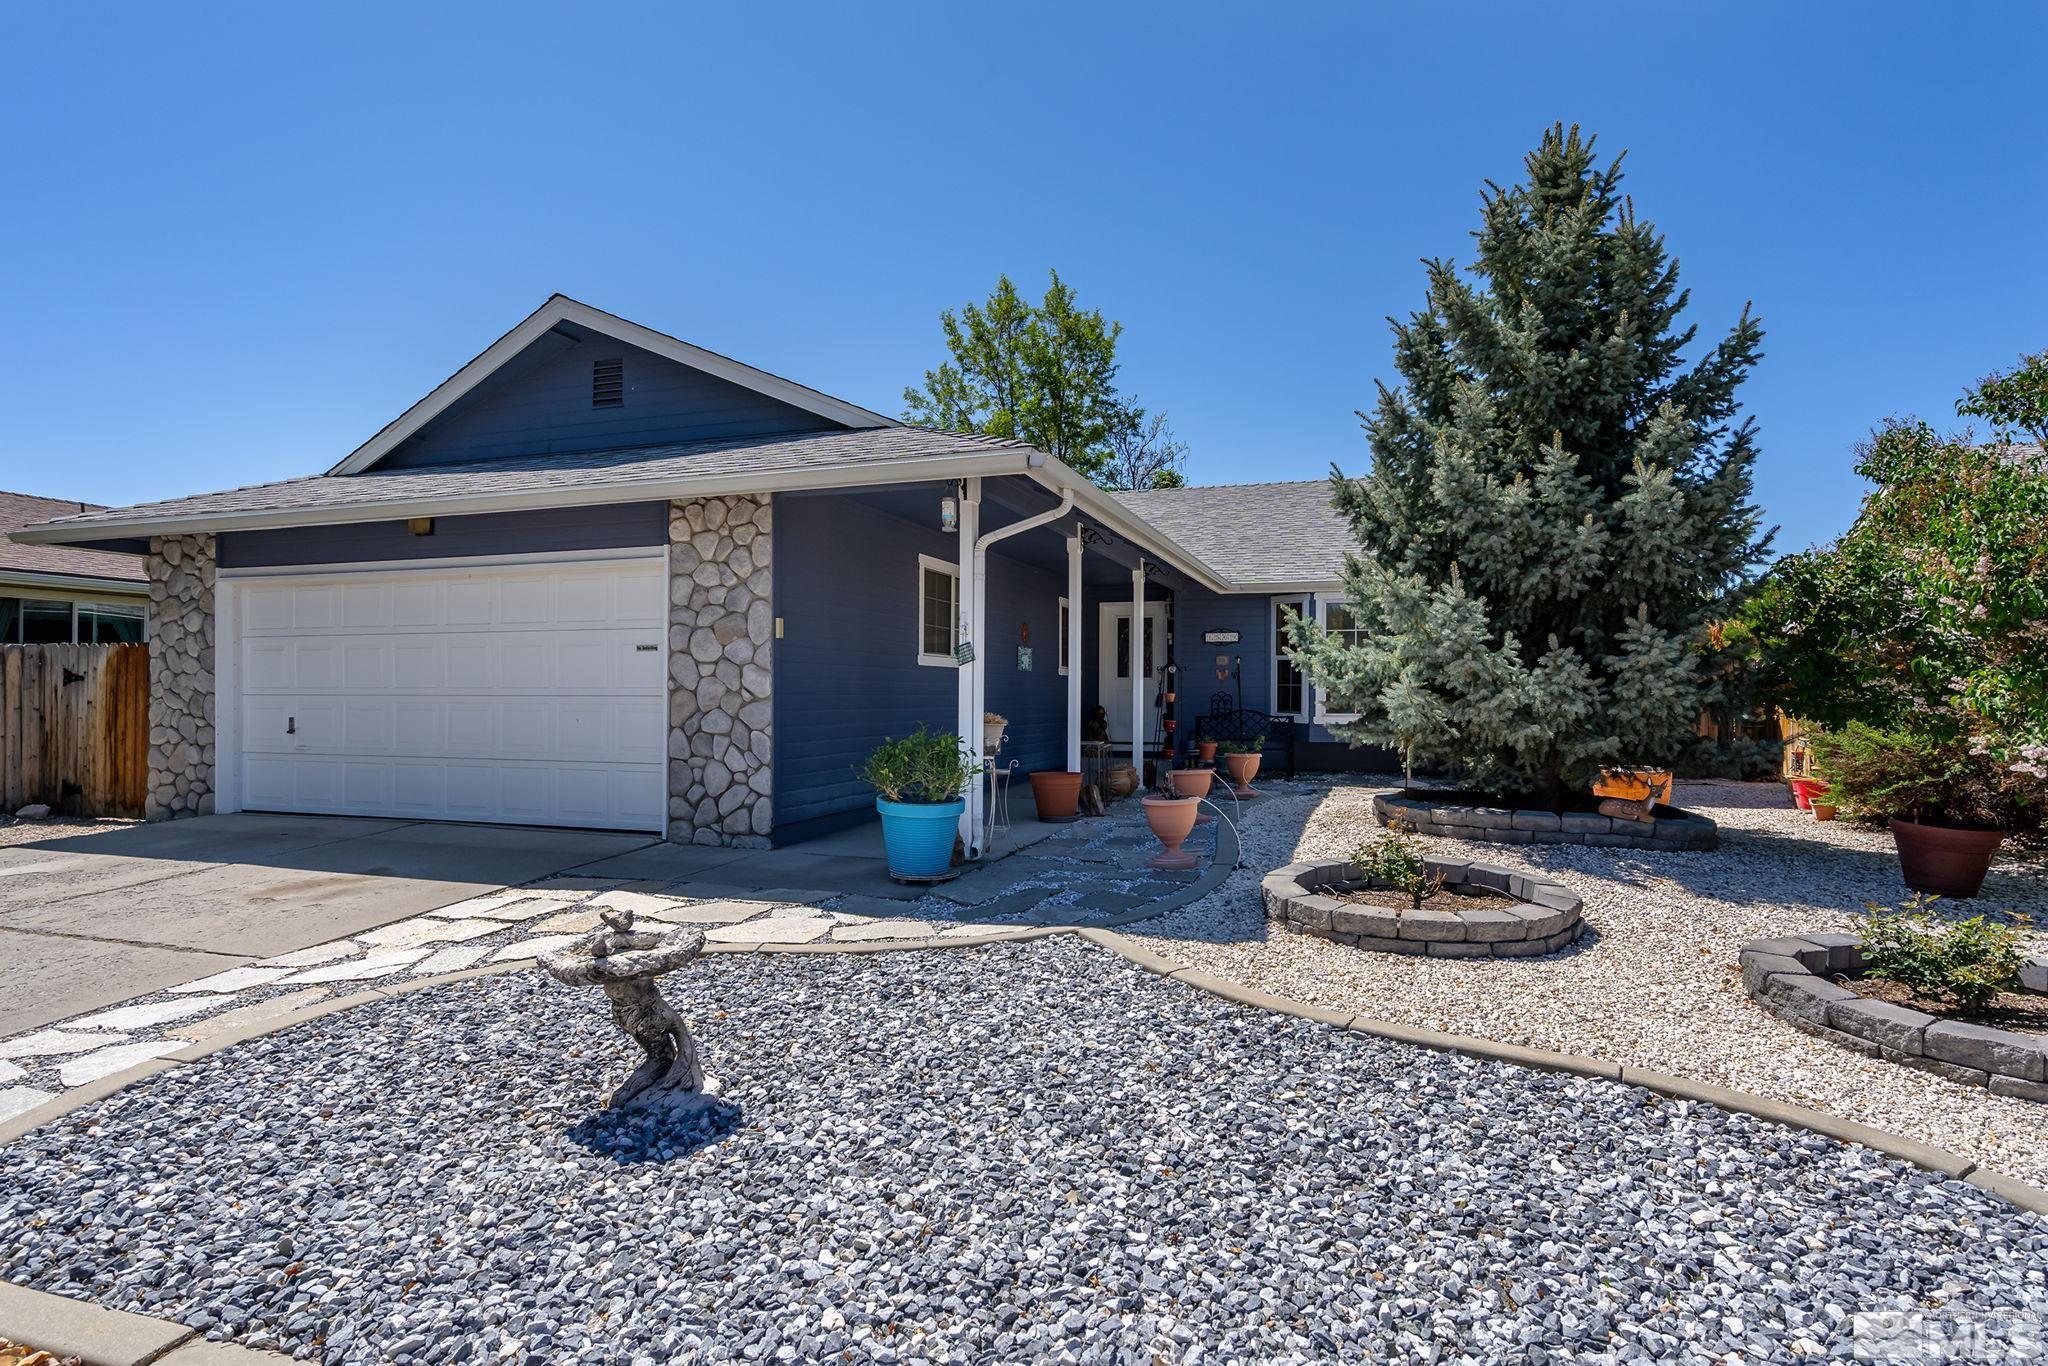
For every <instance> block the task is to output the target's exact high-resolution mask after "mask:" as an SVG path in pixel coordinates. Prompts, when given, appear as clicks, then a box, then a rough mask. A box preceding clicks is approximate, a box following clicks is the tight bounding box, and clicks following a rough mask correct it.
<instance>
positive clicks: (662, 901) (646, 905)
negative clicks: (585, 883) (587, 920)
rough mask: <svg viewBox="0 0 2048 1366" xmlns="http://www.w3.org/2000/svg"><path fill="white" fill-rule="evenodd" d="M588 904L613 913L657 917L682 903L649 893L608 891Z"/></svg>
mask: <svg viewBox="0 0 2048 1366" xmlns="http://www.w3.org/2000/svg"><path fill="white" fill-rule="evenodd" d="M590 904H591V905H593V906H603V907H606V908H608V909H610V910H614V911H631V912H633V914H635V915H658V914H660V913H661V912H663V911H668V910H674V909H675V908H676V907H677V906H680V905H682V904H683V903H682V902H681V901H680V900H678V899H677V898H675V897H672V896H655V895H654V894H653V893H651V892H627V891H610V892H606V893H604V894H603V895H601V896H594V897H592V898H591V899H590Z"/></svg>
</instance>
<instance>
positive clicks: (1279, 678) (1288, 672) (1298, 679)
mask: <svg viewBox="0 0 2048 1366" xmlns="http://www.w3.org/2000/svg"><path fill="white" fill-rule="evenodd" d="M1290 609H1292V610H1293V611H1296V612H1300V613H1303V614H1304V615H1306V613H1307V612H1308V599H1307V598H1305V597H1294V598H1275V599H1273V657H1272V659H1271V660H1269V661H1268V662H1269V663H1270V664H1271V665H1272V667H1271V668H1270V669H1269V670H1267V678H1268V681H1269V682H1270V683H1271V684H1272V688H1271V692H1270V696H1271V697H1272V699H1273V714H1274V715H1275V716H1292V717H1294V718H1296V719H1297V720H1301V719H1305V718H1306V717H1307V716H1308V681H1307V680H1306V679H1304V678H1303V677H1302V676H1301V670H1300V669H1299V668H1297V667H1296V666H1295V663H1294V661H1293V660H1291V659H1289V658H1288V657H1287V613H1288V611H1289V610H1290Z"/></svg>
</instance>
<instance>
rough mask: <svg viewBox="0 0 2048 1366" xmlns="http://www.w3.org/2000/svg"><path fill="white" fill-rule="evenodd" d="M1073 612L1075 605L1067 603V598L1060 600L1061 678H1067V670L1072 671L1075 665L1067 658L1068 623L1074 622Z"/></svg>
mask: <svg viewBox="0 0 2048 1366" xmlns="http://www.w3.org/2000/svg"><path fill="white" fill-rule="evenodd" d="M1073 610H1074V605H1073V604H1072V603H1070V602H1068V601H1067V600H1066V599H1065V598H1061V599H1060V611H1059V618H1060V645H1059V650H1060V676H1061V677H1065V676H1066V672H1067V670H1068V669H1070V668H1072V667H1073V664H1074V661H1073V660H1071V659H1069V658H1067V626H1068V623H1069V622H1071V621H1072V620H1073V618H1072V615H1071V614H1072V612H1073Z"/></svg>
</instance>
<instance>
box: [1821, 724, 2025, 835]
mask: <svg viewBox="0 0 2048 1366" xmlns="http://www.w3.org/2000/svg"><path fill="white" fill-rule="evenodd" d="M1812 741H1813V771H1814V776H1815V777H1818V778H1821V779H1823V780H1824V781H1825V782H1826V783H1827V785H1828V791H1829V794H1830V795H1831V796H1832V797H1833V799H1834V802H1835V804H1836V805H1837V806H1839V807H1841V808H1842V810H1843V812H1844V814H1846V815H1847V816H1848V817H1849V818H1850V819H1851V820H1859V821H1867V822H1870V823H1873V824H1883V823H1884V822H1886V821H1888V820H1891V819H1892V818H1894V817H1897V818H1900V819H1903V820H1909V821H1912V822H1914V823H1915V824H1923V823H1924V824H1931V825H1946V826H1960V827H1965V828H1967V827H1972V826H1974V827H1978V828H1981V829H1986V830H2014V829H2023V828H2025V827H2026V826H2027V825H2029V824H2030V823H2031V822H2032V821H2033V820H2034V819H2035V812H2034V804H2033V798H2034V789H2033V784H2032V780H2031V779H2025V778H2022V777H2020V776H2018V775H2015V774H2013V773H2011V772H2010V771H2009V770H2007V769H2006V768H2004V767H2003V766H2002V765H2000V764H1998V763H1996V762H1995V761H1993V760H1991V759H1990V758H1988V757H1986V756H1985V755H1982V754H1978V753H1973V752H1972V751H1971V749H1970V748H1969V747H1968V746H1967V745H1966V744H1965V743H1963V742H1962V741H1960V740H1957V739H1951V738H1944V737H1941V736H1937V735H1930V734H1928V733H1926V732H1924V731H1912V730H1882V729H1879V728H1878V727H1876V726H1868V725H1865V724H1863V723H1862V722H1860V721H1852V722H1850V723H1849V724H1848V725H1846V726H1844V727H1842V728H1841V729H1840V730H1835V731H1817V732H1815V733H1814V735H1813V737H1812Z"/></svg>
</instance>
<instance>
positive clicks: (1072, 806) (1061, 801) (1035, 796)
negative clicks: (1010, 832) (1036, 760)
mask: <svg viewBox="0 0 2048 1366" xmlns="http://www.w3.org/2000/svg"><path fill="white" fill-rule="evenodd" d="M1031 800H1032V801H1033V802H1034V803H1036V804H1037V807H1038V819H1040V820H1042V821H1070V820H1073V819H1074V816H1075V813H1076V812H1077V811H1078V810H1079V809H1080V806H1081V775H1080V774H1078V773H1075V772H1072V771H1071V770H1070V771H1067V772H1061V771H1059V770H1057V769H1048V770H1047V771H1045V772H1044V773H1034V774H1032V775H1031Z"/></svg>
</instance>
